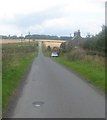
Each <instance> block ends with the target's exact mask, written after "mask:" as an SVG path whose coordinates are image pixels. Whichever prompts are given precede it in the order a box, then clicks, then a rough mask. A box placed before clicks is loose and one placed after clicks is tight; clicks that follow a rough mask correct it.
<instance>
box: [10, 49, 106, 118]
mask: <svg viewBox="0 0 107 120" xmlns="http://www.w3.org/2000/svg"><path fill="white" fill-rule="evenodd" d="M104 117H105V98H104V95H102V94H100V93H99V92H98V91H97V90H95V89H94V88H93V87H91V86H90V85H89V84H88V83H86V82H84V80H82V79H80V78H79V77H78V76H76V75H75V74H73V73H71V72H70V71H69V70H67V69H65V68H64V67H62V66H61V65H59V64H57V63H55V62H54V61H52V60H51V59H50V58H47V57H44V56H43V54H42V52H41V47H40V49H39V54H38V57H37V58H35V60H34V62H33V64H32V68H31V71H30V72H29V75H28V77H27V80H26V84H25V85H24V88H23V91H22V94H21V96H20V98H19V100H18V102H17V105H16V107H15V110H14V112H13V113H12V118H104Z"/></svg>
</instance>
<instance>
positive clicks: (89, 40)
mask: <svg viewBox="0 0 107 120" xmlns="http://www.w3.org/2000/svg"><path fill="white" fill-rule="evenodd" d="M106 36H107V27H106V26H102V31H101V32H100V33H98V34H97V35H95V36H90V35H88V36H87V37H86V38H85V41H84V44H83V48H84V49H85V50H89V51H96V52H101V53H107V48H106V46H107V39H106V38H107V37H106ZM94 53H95V52H94Z"/></svg>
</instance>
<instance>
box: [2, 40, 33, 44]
mask: <svg viewBox="0 0 107 120" xmlns="http://www.w3.org/2000/svg"><path fill="white" fill-rule="evenodd" d="M30 41H31V42H33V40H30ZM28 42H29V40H28V39H25V40H21V39H0V43H2V44H8V43H28Z"/></svg>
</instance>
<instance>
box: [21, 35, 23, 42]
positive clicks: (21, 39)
mask: <svg viewBox="0 0 107 120" xmlns="http://www.w3.org/2000/svg"><path fill="white" fill-rule="evenodd" d="M22 39H23V34H21V44H22Z"/></svg>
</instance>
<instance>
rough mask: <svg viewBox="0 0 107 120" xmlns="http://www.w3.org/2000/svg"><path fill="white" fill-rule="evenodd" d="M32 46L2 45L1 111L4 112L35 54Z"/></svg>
mask: <svg viewBox="0 0 107 120" xmlns="http://www.w3.org/2000/svg"><path fill="white" fill-rule="evenodd" d="M35 48H36V47H35V46H32V45H28V46H19V45H17V44H15V45H13V44H12V45H4V46H3V48H2V49H3V53H2V61H3V62H2V110H3V112H5V110H6V108H7V106H8V102H9V99H10V97H11V96H12V95H13V94H14V92H15V90H16V89H17V87H18V85H19V84H20V82H21V80H22V78H23V76H24V74H25V73H26V71H27V70H28V68H29V66H30V64H31V63H32V60H33V58H34V57H35V55H36V54H37V52H36V49H35Z"/></svg>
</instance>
